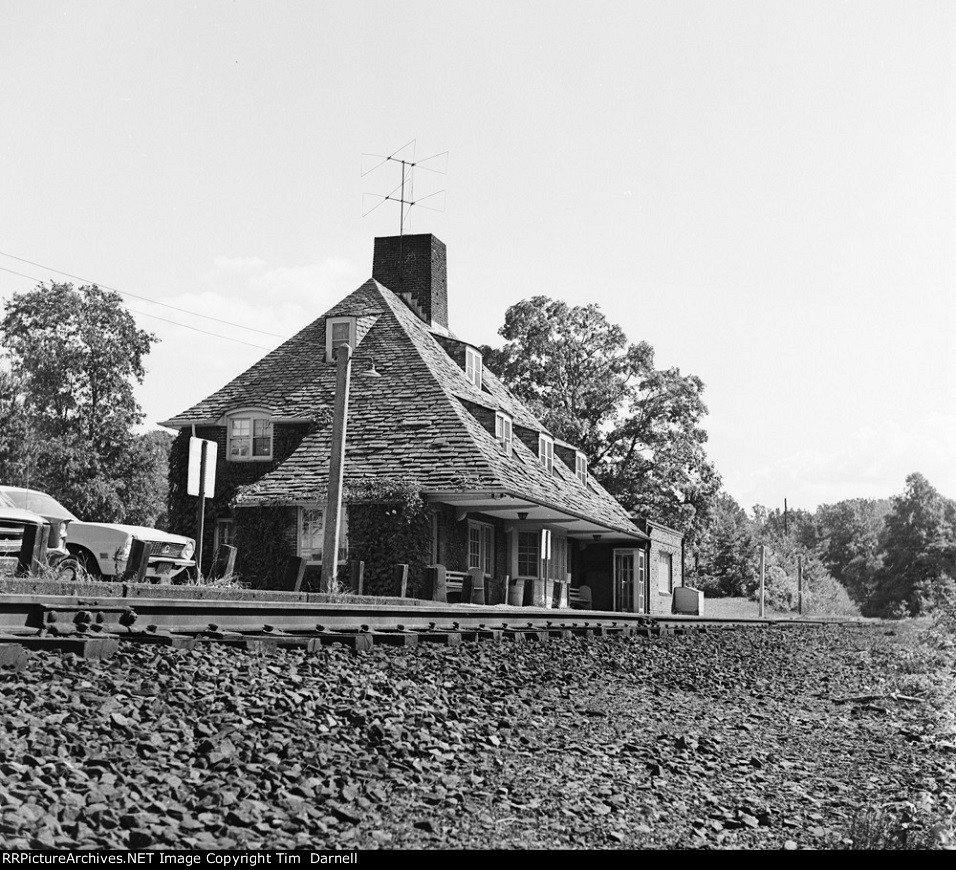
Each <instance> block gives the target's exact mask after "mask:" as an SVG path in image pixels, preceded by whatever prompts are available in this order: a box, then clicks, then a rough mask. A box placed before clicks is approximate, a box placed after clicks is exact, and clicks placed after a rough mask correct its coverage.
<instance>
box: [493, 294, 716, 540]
mask: <svg viewBox="0 0 956 870" xmlns="http://www.w3.org/2000/svg"><path fill="white" fill-rule="evenodd" d="M499 334H500V335H501V336H502V337H503V338H504V339H505V341H506V343H505V345H504V346H503V347H501V348H499V349H492V348H487V347H486V348H483V354H484V358H485V362H486V363H487V365H488V366H489V367H490V368H491V370H492V371H494V372H495V373H496V374H497V375H498V376H499V377H500V378H501V379H502V380H503V381H504V382H505V384H506V385H507V386H508V387H509V388H510V389H511V390H512V391H513V392H514V393H515V394H516V395H517V396H518V397H519V398H521V399H522V400H524V401H525V402H527V403H528V404H529V405H530V406H531V408H532V409H533V410H534V411H535V413H536V414H537V415H538V417H539V418H540V419H541V421H542V422H543V423H544V424H545V426H547V427H548V429H549V430H550V431H551V432H553V433H554V435H556V436H557V437H558V438H561V439H563V440H565V441H569V442H571V443H572V444H575V445H578V446H580V447H581V449H582V450H583V451H584V453H585V454H586V455H587V457H588V460H589V463H590V467H591V469H592V473H593V474H594V475H595V476H596V477H597V478H598V479H599V480H600V481H601V483H602V484H603V485H604V486H605V487H607V489H608V490H609V491H610V492H611V493H612V494H613V495H615V496H616V497H617V498H618V500H619V501H620V502H621V503H622V504H623V505H624V506H625V507H626V508H628V509H630V510H635V511H637V512H639V513H643V514H646V515H648V516H652V517H654V518H655V519H657V520H659V521H661V522H664V523H667V524H668V525H671V526H675V527H677V528H680V529H682V530H685V531H686V530H690V531H691V532H692V533H694V532H696V531H699V530H700V529H702V528H703V526H704V523H705V520H706V517H707V515H708V514H709V512H710V511H711V510H712V508H713V505H714V502H715V499H716V496H717V492H718V490H719V488H720V478H719V476H718V474H717V472H716V471H715V470H714V467H713V465H712V464H711V462H710V461H709V460H708V459H707V456H706V454H705V452H704V444H705V443H706V441H707V433H706V432H705V431H704V429H703V427H702V426H701V420H702V419H703V417H704V415H705V414H706V413H707V408H706V406H705V405H704V402H703V399H702V397H701V396H702V393H703V389H704V385H703V382H702V381H701V380H700V378H697V377H695V376H694V375H682V374H681V373H680V371H679V370H678V369H676V368H670V369H657V368H655V367H654V350H653V348H652V347H651V346H650V345H649V344H648V343H647V342H644V341H642V342H638V343H637V344H632V343H629V342H628V341H627V338H626V336H625V334H624V332H623V330H622V329H621V328H620V327H619V326H616V325H614V324H612V323H609V322H608V321H607V319H606V318H605V316H604V314H602V313H601V310H600V308H599V307H598V306H597V305H594V304H591V305H585V306H569V305H567V304H565V303H564V302H559V301H556V300H553V299H549V298H548V297H546V296H535V297H533V298H532V299H526V300H524V301H522V302H519V303H517V304H515V305H512V306H511V307H510V308H509V309H508V311H507V312H506V314H505V323H504V326H503V327H502V328H501V329H500V330H499Z"/></svg>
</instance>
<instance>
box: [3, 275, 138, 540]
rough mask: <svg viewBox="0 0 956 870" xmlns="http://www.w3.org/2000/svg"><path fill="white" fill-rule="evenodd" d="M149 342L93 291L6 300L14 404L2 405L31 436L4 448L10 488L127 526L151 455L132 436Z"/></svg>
mask: <svg viewBox="0 0 956 870" xmlns="http://www.w3.org/2000/svg"><path fill="white" fill-rule="evenodd" d="M154 341H156V338H155V336H153V335H151V334H150V333H148V332H146V331H144V330H141V329H139V328H138V327H137V326H136V322H135V320H134V319H133V317H132V315H130V314H129V312H127V311H126V310H125V309H123V308H122V306H121V298H120V296H119V295H118V294H116V293H112V292H110V291H106V290H102V289H100V288H99V287H97V286H96V285H92V286H84V287H79V288H77V289H74V287H73V285H71V284H59V283H55V282H54V283H52V284H51V285H49V286H48V285H46V284H41V285H39V286H38V287H37V288H36V289H34V290H32V291H30V292H28V293H19V294H16V295H15V296H14V297H13V298H12V299H10V300H9V301H8V302H7V303H6V304H5V316H4V318H3V321H2V322H0V342H2V344H3V346H4V347H5V348H6V350H7V353H8V355H9V360H10V378H11V384H12V386H11V387H10V388H9V390H8V392H9V391H10V390H12V392H13V393H14V394H15V396H14V398H13V399H12V401H11V400H10V399H6V400H2V399H0V404H2V403H3V402H4V401H6V405H5V407H7V408H13V409H15V412H16V414H17V421H18V425H21V426H23V427H25V430H26V431H27V432H28V433H29V434H28V438H27V440H26V443H24V444H23V445H21V447H20V448H19V449H17V448H16V446H15V445H14V446H11V445H6V447H5V450H6V454H5V456H4V457H3V461H4V462H5V463H6V464H5V465H4V466H3V467H4V469H5V470H6V471H7V473H11V469H12V470H14V471H15V474H14V476H15V477H17V478H18V479H16V480H13V479H9V478H8V479H7V480H6V482H8V483H17V484H20V485H23V486H31V487H33V488H36V489H44V490H46V491H48V492H49V493H50V494H51V495H53V496H54V497H56V498H57V499H59V500H60V501H62V502H63V503H64V504H65V505H66V506H67V507H68V508H70V509H71V510H73V511H74V512H75V513H76V514H77V515H78V516H80V517H91V518H92V517H95V518H96V519H98V520H101V521H116V520H121V519H123V518H124V517H125V516H126V515H127V513H128V512H129V510H130V497H131V495H132V490H133V489H134V488H135V486H138V485H139V484H138V482H137V483H134V480H137V481H138V475H139V474H140V472H141V471H142V470H143V468H144V467H145V466H144V462H145V461H146V459H145V457H146V454H147V453H148V451H146V452H143V450H141V449H138V448H137V437H136V436H135V434H134V432H133V427H134V426H135V425H137V424H138V423H140V422H141V421H142V418H143V415H142V412H141V411H140V408H139V405H138V404H137V402H136V399H135V397H134V395H133V384H134V383H142V380H143V375H144V374H145V370H144V368H143V359H144V357H145V356H146V354H148V353H149V349H150V347H151V345H152V344H153V342H154ZM0 413H2V411H0ZM147 464H148V463H147ZM139 515H140V516H143V515H144V514H143V512H142V511H140V513H139Z"/></svg>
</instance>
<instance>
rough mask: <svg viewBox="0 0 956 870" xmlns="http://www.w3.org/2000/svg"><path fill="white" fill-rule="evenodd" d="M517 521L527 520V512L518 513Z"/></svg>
mask: <svg viewBox="0 0 956 870" xmlns="http://www.w3.org/2000/svg"><path fill="white" fill-rule="evenodd" d="M518 519H519V520H526V519H528V512H527V511H518Z"/></svg>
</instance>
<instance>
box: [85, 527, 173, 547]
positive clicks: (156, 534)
mask: <svg viewBox="0 0 956 870" xmlns="http://www.w3.org/2000/svg"><path fill="white" fill-rule="evenodd" d="M82 528H87V529H109V530H110V531H113V532H120V533H122V534H127V535H132V536H133V537H134V538H139V539H140V540H143V541H168V542H169V543H171V544H172V543H175V544H185V543H187V542H188V541H191V540H192V538H187V537H186V536H185V535H171V534H170V533H169V532H161V531H160V530H159V529H151V528H149V526H127V525H124V524H123V523H82V522H73V523H70V525H69V527H68V529H69V530H68V534H74V535H75V534H76V533H77V532H79V531H80V530H81V529H82Z"/></svg>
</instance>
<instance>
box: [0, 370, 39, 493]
mask: <svg viewBox="0 0 956 870" xmlns="http://www.w3.org/2000/svg"><path fill="white" fill-rule="evenodd" d="M22 396H23V390H22V387H21V384H20V382H19V380H18V379H17V378H16V377H15V376H14V375H13V373H12V372H10V371H8V370H6V369H3V368H0V483H9V482H10V481H14V480H22V479H23V478H24V477H25V476H26V475H27V474H28V472H29V467H30V464H31V458H30V455H31V451H30V447H31V443H32V442H31V438H30V430H29V425H28V423H27V418H26V414H25V413H24V411H23V401H22Z"/></svg>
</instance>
